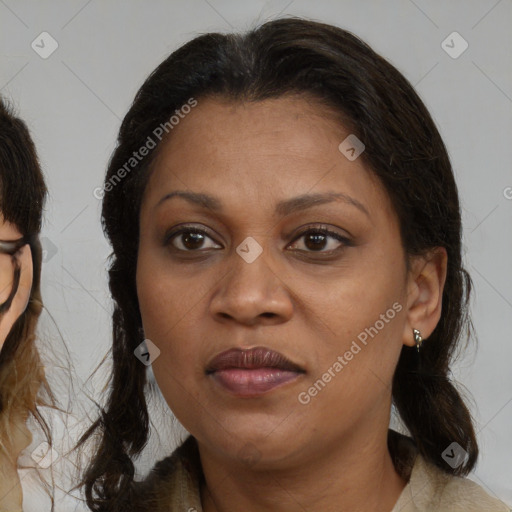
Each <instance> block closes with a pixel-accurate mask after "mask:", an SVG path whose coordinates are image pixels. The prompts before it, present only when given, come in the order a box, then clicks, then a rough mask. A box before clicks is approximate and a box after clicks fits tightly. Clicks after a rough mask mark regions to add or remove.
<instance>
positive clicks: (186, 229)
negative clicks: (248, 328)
mask: <svg viewBox="0 0 512 512" xmlns="http://www.w3.org/2000/svg"><path fill="white" fill-rule="evenodd" d="M184 233H199V234H201V235H204V236H207V237H208V238H210V239H212V240H213V238H212V237H211V235H210V233H209V232H208V231H207V230H206V229H204V228H200V227H193V226H183V227H182V228H180V229H178V230H174V231H171V232H169V233H168V234H166V236H165V240H164V245H166V246H167V245H169V244H170V245H172V241H173V239H174V238H177V237H178V236H179V235H182V234H184ZM308 234H321V235H326V236H329V237H332V238H334V239H335V240H337V241H339V242H342V245H341V246H340V247H337V248H336V249H331V250H330V251H308V250H304V249H297V250H298V251H299V252H303V253H304V252H305V253H310V254H333V253H335V252H337V251H340V250H341V249H344V248H345V247H351V246H353V243H352V242H351V241H350V240H349V239H348V238H346V237H344V236H343V235H340V234H339V233H337V232H335V231H332V230H330V229H328V228H326V227H323V226H322V227H312V226H310V227H307V228H305V229H303V230H302V231H301V232H299V233H298V234H297V236H296V237H295V238H294V239H293V241H292V242H291V244H293V243H295V242H296V241H297V240H299V239H300V238H302V237H303V236H304V235H308ZM215 243H217V242H215ZM172 248H173V249H174V250H175V251H178V252H183V253H186V252H188V253H194V252H201V251H204V249H197V250H186V249H178V248H177V247H174V246H173V247H172Z"/></svg>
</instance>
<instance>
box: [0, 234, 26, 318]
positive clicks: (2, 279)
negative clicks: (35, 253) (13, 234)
mask: <svg viewBox="0 0 512 512" xmlns="http://www.w3.org/2000/svg"><path fill="white" fill-rule="evenodd" d="M30 243H31V237H30V236H24V237H22V238H18V239H17V240H0V300H3V302H2V303H0V314H2V313H5V311H7V310H8V309H9V308H10V307H11V303H12V301H13V299H14V296H15V295H16V292H17V291H18V286H19V284H20V275H21V265H20V262H19V260H18V258H17V257H16V255H17V253H18V252H19V250H20V249H21V248H22V247H23V246H25V245H27V244H30ZM5 297H6V298H5Z"/></svg>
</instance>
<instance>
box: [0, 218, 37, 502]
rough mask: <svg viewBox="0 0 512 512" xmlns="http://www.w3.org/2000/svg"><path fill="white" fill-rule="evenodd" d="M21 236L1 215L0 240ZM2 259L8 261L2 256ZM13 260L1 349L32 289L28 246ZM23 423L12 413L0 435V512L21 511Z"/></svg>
mask: <svg viewBox="0 0 512 512" xmlns="http://www.w3.org/2000/svg"><path fill="white" fill-rule="evenodd" d="M21 236H22V234H21V233H20V232H19V230H18V229H17V227H16V226H15V225H13V224H11V223H10V222H6V221H5V220H4V219H3V217H2V216H0V240H6V241H10V240H17V239H18V238H21ZM1 257H2V258H3V257H6V258H9V256H5V255H2V256H1ZM16 257H17V258H18V261H19V262H20V265H21V274H20V283H19V287H18V291H17V293H16V295H15V297H14V299H13V302H12V304H11V307H10V308H9V310H8V311H6V312H5V313H4V314H3V315H1V316H0V349H1V347H2V346H3V345H4V343H5V340H6V338H7V335H8V334H9V331H10V330H11V328H12V326H13V325H14V322H15V321H16V320H17V319H18V318H19V316H20V315H21V314H22V313H23V311H25V308H26V307H27V304H28V300H29V297H30V290H31V288H32V278H33V268H32V256H31V251H30V246H29V245H25V246H24V247H22V248H21V249H20V251H19V252H18V254H17V255H16ZM2 281H3V278H2ZM10 289H11V287H10V286H8V287H7V288H5V289H2V290H0V303H1V302H4V301H5V300H6V298H7V297H8V296H9V293H10ZM26 420H27V418H26V414H22V413H18V414H15V415H14V416H13V418H12V419H11V421H10V428H11V438H10V441H9V440H7V439H6V438H5V435H4V434H3V433H2V436H1V442H2V444H3V445H4V446H5V448H6V449H7V452H8V455H7V453H5V451H4V450H0V510H2V511H4V510H5V511H19V510H21V506H22V500H23V496H22V488H21V484H20V480H19V476H18V472H17V463H16V461H17V459H18V456H19V454H20V453H21V452H22V451H23V450H24V449H25V448H26V447H27V446H29V444H30V443H31V441H32V436H31V434H30V431H29V430H28V428H27V426H26V423H25V422H26Z"/></svg>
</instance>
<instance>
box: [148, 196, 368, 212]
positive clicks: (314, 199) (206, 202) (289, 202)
mask: <svg viewBox="0 0 512 512" xmlns="http://www.w3.org/2000/svg"><path fill="white" fill-rule="evenodd" d="M173 197H181V198H182V199H185V200H186V201H188V202H190V203H192V204H197V205H199V206H202V207H204V208H208V209H210V210H212V211H214V212H222V211H223V207H222V203H221V201H220V200H219V199H218V198H216V197H213V196H211V195H209V194H203V193H199V192H187V191H185V190H175V191H173V192H170V193H169V194H166V195H165V196H164V197H162V199H160V201H158V203H157V205H156V206H160V205H161V204H162V203H163V202H165V201H168V200H169V199H172V198H173ZM334 201H338V202H342V203H346V204H349V205H352V206H355V207H356V208H358V209H359V210H360V211H362V212H363V213H364V214H365V215H367V216H368V217H370V214H369V212H368V210H367V209H366V207H365V206H364V205H363V204H362V203H361V202H359V201H358V200H357V199H354V198H353V197H350V196H348V195H347V194H343V193H341V192H323V193H317V194H303V195H301V196H297V197H292V198H291V199H285V200H283V201H280V202H279V203H277V205H276V208H275V213H276V214H277V215H280V216H282V217H285V216H287V215H290V214H292V213H294V212H296V211H300V210H305V209H307V208H312V207H313V206H318V205H321V204H327V203H332V202H334Z"/></svg>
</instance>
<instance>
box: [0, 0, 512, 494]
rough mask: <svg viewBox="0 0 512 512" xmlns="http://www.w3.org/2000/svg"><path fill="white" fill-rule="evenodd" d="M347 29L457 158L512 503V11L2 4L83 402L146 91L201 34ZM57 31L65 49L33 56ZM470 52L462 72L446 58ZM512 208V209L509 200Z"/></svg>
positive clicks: (473, 388)
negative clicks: (134, 106)
mask: <svg viewBox="0 0 512 512" xmlns="http://www.w3.org/2000/svg"><path fill="white" fill-rule="evenodd" d="M280 14H282V15H286V14H291V15H299V16H306V17H309V18H313V19H317V20H320V21H325V22H329V23H333V24H337V25H339V26H341V27H343V28H346V29H348V30H350V31H352V32H354V33H355V34H357V35H358V36H360V37H362V38H363V39H364V40H366V41H367V42H368V43H369V44H371V45H372V46H373V48H374V49H375V50H376V51H377V52H379V53H381V54H382V55H383V56H384V57H386V58H387V59H389V60H390V61H391V62H392V63H393V64H394V65H395V66H396V67H398V69H399V70H400V71H401V72H402V73H403V74H404V75H405V76H406V77H407V78H408V79H409V80H410V81H411V83H412V84H413V85H415V86H416V89H417V91H418V93H419V94H420V96H421V97H422V98H423V100H424V101H425V103H426V105H427V107H428V108H429V109H430V111H431V113H432V115H433V117H434V119H435V120H436V122H437V124H438V127H439V129H440V132H441V135H442V136H443V138H444V140H445V143H446V145H447V147H448V150H449V152H450V156H451V159H452V163H453V166H454V169H455V173H456V177H457V180H458V184H459V189H460V195H461V200H462V205H463V213H464V227H465V229H464V233H465V247H466V250H467V255H466V263H467V268H468V270H469V271H470V273H471V275H472V277H473V280H474V284H475V290H474V291H475V293H474V298H473V318H474V324H475V327H476V332H477V335H478V338H479V343H478V348H477V349H475V346H474V345H471V346H470V347H469V349H468V351H467V352H466V353H465V354H463V357H462V358H461V359H460V360H459V361H458V363H457V364H456V366H455V367H454V368H453V372H454V375H455V377H456V378H458V379H459V380H460V382H461V384H463V385H464V386H465V387H466V388H467V389H468V391H469V393H470V394H471V395H472V396H473V397H474V406H473V409H472V410H473V412H474V415H475V419H476V424H477V430H478V438H479V442H480V447H481V454H482V455H481V458H480V462H479V464H478V468H477V470H476V472H475V473H474V474H473V475H472V478H473V479H474V480H475V481H477V482H478V483H479V484H480V485H482V486H484V487H485V488H486V489H487V491H488V492H489V493H491V494H493V495H496V496H498V497H500V498H501V499H502V500H504V501H506V502H508V503H512V465H511V455H512V435H511V434H512V370H511V365H510V362H511V361H512V337H511V332H512V293H511V289H512V272H511V265H512V264H511V262H512V258H511V254H512V199H511V198H512V188H507V187H512V172H511V162H512V154H511V147H512V144H511V141H512V121H511V119H512V116H511V113H512V62H511V50H512V44H511V43H512V31H511V30H510V27H511V22H512V2H511V0H500V1H497V0H480V1H476V0H473V1H467V0H457V1H453V0H451V1H450V2H446V1H442V0H435V1H426V0H414V1H413V0H393V1H387V2H381V1H377V0H368V1H358V0H348V1H334V0H331V1H328V0H316V1H314V2H306V1H304V0H291V1H290V0H282V1H281V0H272V1H263V0H251V1H247V2H237V1H234V0H232V1H229V0H208V1H206V0H191V1H185V0H179V1H146V2H142V1H136V0H130V1H124V2H121V1H112V0H109V1H100V0H90V1H87V0H80V1H51V2H50V1H14V0H0V38H1V40H0V52H1V56H0V92H1V94H3V95H4V96H6V97H8V98H10V99H12V100H13V102H14V104H15V106H16V107H17V109H18V111H19V113H20V115H21V116H22V117H23V118H24V119H25V120H26V122H27V123H28V125H29V127H30V128H31V131H32V135H33V137H34V139H35V142H36V144H37V148H38V151H39V155H40V159H41V162H42V165H43V168H44V171H45V174H46V179H47V183H48V187H49V189H50V194H51V195H50V199H49V202H48V207H47V212H46V222H45V226H44V230H43V237H45V239H44V244H45V247H46V249H47V250H48V254H47V258H46V260H47V261H46V262H45V264H44V272H43V296H44V300H45V303H46V308H47V310H48V313H50V314H51V315H53V317H54V319H55V322H56V325H57V326H58V328H59V329H60V332H61V333H62V337H63V339H64V341H65V342H66V343H67V345H68V346H69V348H70V351H71V356H72V359H73V362H74V364H75V365H76V370H77V373H78V377H77V388H80V385H81V384H80V382H81V380H83V379H86V377H87V376H88V374H89V373H90V371H91V370H92V369H93V367H94V366H95V365H96V364H97V363H98V362H99V361H100V360H101V358H102V357H103V355H104V354H105V351H106V350H107V348H108V344H109V343H110V313H109V312H110V307H111V306H110V303H109V295H108V290H107V281H106V272H105V268H106V258H107V255H108V254H109V248H108V246H107V244H106V242H105V240H104V237H103V234H102V232H101V227H100V222H99V214H100V207H101V204H100V201H98V200H97V199H96V198H95V197H94V196H93V190H94V189H95V188H96V187H98V186H100V185H101V183H102V180H103V175H104V171H105V167H106V163H107V161H108V159H109V156H110V153H111V151H112V150H113V148H114V143H115V138H116V135H117V130H118V128H119V124H120V120H121V119H122V117H123V116H124V114H125V113H126V111H127V109H128V107H129V105H130V103H131V101H132V99H133V96H134V94H135V92H136V91H137V89H138V87H139V86H140V85H141V84H142V81H143V80H144V78H145V77H146V76H147V75H148V74H149V73H150V72H151V71H152V70H153V69H154V67H155V66H156V65H157V64H159V63H160V62H161V61H162V60H163V59H164V58H165V57H166V56H167V55H168V54H169V53H170V52H171V51H172V50H174V49H175V48H177V47H178V46H179V45H180V44H182V43H184V42H185V41H187V40H189V39H191V38H192V37H194V36H195V35H197V34H198V33H203V32H208V31H230V30H243V29H247V28H251V27H252V26H254V25H255V24H256V23H258V22H261V21H265V20H267V19H270V18H274V17H276V16H278V15H280ZM43 31H46V32H48V33H50V34H51V36H52V37H53V38H54V39H55V40H56V41H57V42H58V45H59V47H58V49H57V50H56V51H55V52H54V53H53V54H52V55H51V56H50V57H49V58H47V59H42V58H41V57H40V56H39V55H38V54H37V53H36V52H35V51H34V50H33V49H32V48H31V43H32V41H34V40H35V39H36V38H37V36H39V34H41V33H42V32H43ZM453 31H457V32H459V33H460V34H461V35H462V37H463V38H464V39H465V40H466V41H467V42H468V44H469V47H468V49H467V50H466V51H465V52H464V53H463V54H462V55H461V56H460V57H458V58H457V59H453V58H451V57H450V56H449V55H448V54H447V53H446V52H445V51H444V50H443V48H442V47H441V43H442V41H443V40H444V39H445V38H446V37H447V36H448V35H449V34H451V33H452V32H453ZM507 196H508V198H507Z"/></svg>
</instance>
